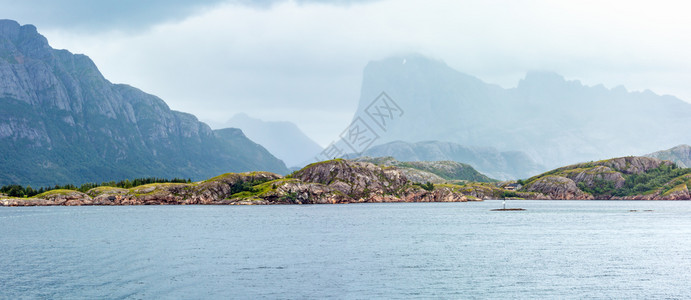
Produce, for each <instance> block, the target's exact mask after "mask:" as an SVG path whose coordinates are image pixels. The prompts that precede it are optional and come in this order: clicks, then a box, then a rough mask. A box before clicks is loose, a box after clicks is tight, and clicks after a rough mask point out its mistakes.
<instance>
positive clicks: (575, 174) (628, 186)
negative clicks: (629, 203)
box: [521, 156, 691, 200]
mask: <svg viewBox="0 0 691 300" xmlns="http://www.w3.org/2000/svg"><path fill="white" fill-rule="evenodd" d="M689 183H691V170H690V169H679V168H677V166H676V165H675V164H674V163H672V162H670V161H663V160H659V159H657V158H649V157H635V156H628V157H619V158H613V159H608V160H601V161H596V162H588V163H581V164H576V165H571V166H566V167H562V168H558V169H555V170H552V171H549V172H547V173H544V174H541V175H538V176H535V177H533V178H530V179H528V180H527V181H526V185H525V186H524V187H523V188H522V189H521V191H526V192H537V193H541V194H544V195H546V196H548V197H549V198H551V199H566V200H570V199H602V200H608V199H612V200H618V199H624V200H682V199H684V200H685V199H689V198H690V196H689V192H688V189H687V184H689Z"/></svg>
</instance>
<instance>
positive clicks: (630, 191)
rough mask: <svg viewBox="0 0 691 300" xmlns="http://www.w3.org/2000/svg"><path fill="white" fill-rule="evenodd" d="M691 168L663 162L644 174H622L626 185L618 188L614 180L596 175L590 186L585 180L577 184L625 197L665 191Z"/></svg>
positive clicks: (590, 190) (587, 189) (593, 191)
mask: <svg viewBox="0 0 691 300" xmlns="http://www.w3.org/2000/svg"><path fill="white" fill-rule="evenodd" d="M690 173H691V169H681V168H679V167H677V166H676V165H667V164H662V165H660V166H659V167H657V168H655V169H651V170H648V172H646V173H642V174H622V175H623V176H624V179H625V181H624V186H622V187H621V188H617V187H616V186H615V185H614V182H613V181H608V180H604V179H602V178H600V177H596V178H595V179H594V180H593V183H592V184H591V185H590V186H587V185H586V184H585V183H584V182H579V183H578V184H577V186H578V188H579V189H581V190H582V191H584V192H586V193H589V194H591V195H594V196H614V197H624V196H633V195H645V194H650V193H654V192H656V191H660V193H665V192H667V191H668V190H670V189H672V188H674V187H675V186H678V185H680V184H682V183H684V181H683V180H682V179H681V178H678V177H681V176H684V175H686V174H690Z"/></svg>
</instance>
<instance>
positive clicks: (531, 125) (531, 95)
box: [353, 55, 691, 177]
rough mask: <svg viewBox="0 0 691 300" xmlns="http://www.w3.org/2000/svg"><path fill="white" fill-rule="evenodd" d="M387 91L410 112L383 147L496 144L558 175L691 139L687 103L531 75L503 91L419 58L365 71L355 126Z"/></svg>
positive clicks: (391, 125) (389, 128)
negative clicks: (557, 169) (584, 164)
mask: <svg viewBox="0 0 691 300" xmlns="http://www.w3.org/2000/svg"><path fill="white" fill-rule="evenodd" d="M382 92H385V93H386V94H387V95H388V96H389V97H390V98H391V99H392V100H393V101H395V103H396V104H397V105H398V106H399V107H400V108H401V110H402V111H403V112H404V113H403V114H402V115H400V116H399V115H394V117H392V118H390V119H387V120H386V121H387V123H386V128H385V129H383V130H379V131H378V134H379V136H380V137H379V138H378V139H377V141H376V144H385V143H388V142H394V141H404V142H409V143H416V142H421V141H442V142H452V143H457V144H460V145H464V146H468V147H493V148H495V149H497V150H498V151H521V152H524V153H526V154H527V155H528V156H530V157H531V158H532V160H534V161H535V162H537V163H538V164H541V165H545V166H547V167H548V168H553V167H558V166H562V165H566V164H572V163H577V162H583V161H590V160H598V159H603V158H607V157H619V156H626V155H633V154H640V153H650V152H653V151H656V150H658V149H659V148H661V147H672V146H674V145H678V144H680V143H690V142H691V136H689V135H688V132H691V104H689V103H687V102H684V101H681V100H679V99H677V98H675V97H672V96H659V95H656V94H655V93H653V92H651V91H644V92H629V91H627V90H626V89H625V88H623V87H616V88H613V89H608V88H605V87H604V86H602V85H597V86H585V85H583V84H581V83H580V82H578V81H569V80H565V79H564V78H563V77H562V76H560V75H558V74H555V73H550V72H529V73H528V74H527V75H526V77H525V78H524V79H522V80H521V81H520V82H519V84H518V86H517V87H516V88H508V89H505V88H502V87H500V86H497V85H493V84H487V83H485V82H483V81H481V80H480V79H478V78H475V77H473V76H470V75H467V74H463V73H461V72H458V71H456V70H454V69H452V68H450V67H449V66H447V65H446V64H445V63H443V62H441V61H437V60H432V59H428V58H426V57H424V56H421V55H402V56H395V57H390V58H387V59H383V60H379V61H373V62H370V63H369V64H368V65H367V66H366V67H365V69H364V72H363V84H362V89H361V97H360V101H359V106H358V109H357V112H356V113H355V116H354V118H353V120H356V119H358V118H361V120H367V121H369V120H370V116H369V115H368V114H367V108H368V107H370V105H371V104H372V103H373V101H374V100H375V99H377V97H378V96H379V95H380V94H381V93H382ZM372 127H373V128H374V130H377V127H376V126H375V125H372ZM367 155H371V154H369V153H368V154H367ZM386 155H391V154H386ZM394 157H395V155H394ZM396 158H397V159H405V160H407V158H399V157H396ZM471 164H472V163H471ZM475 167H476V168H478V170H480V171H481V172H483V173H486V174H488V175H490V176H492V177H497V176H496V175H493V174H491V172H487V171H486V170H483V169H482V168H480V167H479V166H475Z"/></svg>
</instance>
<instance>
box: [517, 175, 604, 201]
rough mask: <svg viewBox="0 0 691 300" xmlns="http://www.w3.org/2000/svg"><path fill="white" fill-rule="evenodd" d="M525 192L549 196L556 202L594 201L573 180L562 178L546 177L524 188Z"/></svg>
mask: <svg viewBox="0 0 691 300" xmlns="http://www.w3.org/2000/svg"><path fill="white" fill-rule="evenodd" d="M524 190H525V191H528V192H536V193H540V194H544V195H549V197H550V198H552V199H555V200H591V199H593V196H592V195H588V194H586V193H584V192H583V191H581V190H580V189H579V188H578V187H577V186H576V183H575V182H574V181H573V180H571V179H569V178H566V177H562V176H554V175H550V176H545V177H543V178H540V179H538V180H536V181H534V182H532V183H530V184H528V185H527V186H526V187H524Z"/></svg>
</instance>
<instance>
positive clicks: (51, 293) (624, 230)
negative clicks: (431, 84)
mask: <svg viewBox="0 0 691 300" xmlns="http://www.w3.org/2000/svg"><path fill="white" fill-rule="evenodd" d="M506 205H507V207H511V208H524V209H526V210H525V211H491V210H492V209H495V208H501V207H502V202H501V201H484V202H467V203H388V204H343V205H276V206H113V207H105V206H84V207H2V208H0V299H327V298H335V299H402V298H403V299H429V298H434V299H536V298H537V299H583V298H587V299H612V298H614V299H688V298H691V202H688V201H678V202H675V201H654V202H653V201H520V200H516V201H507V204H506Z"/></svg>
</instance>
